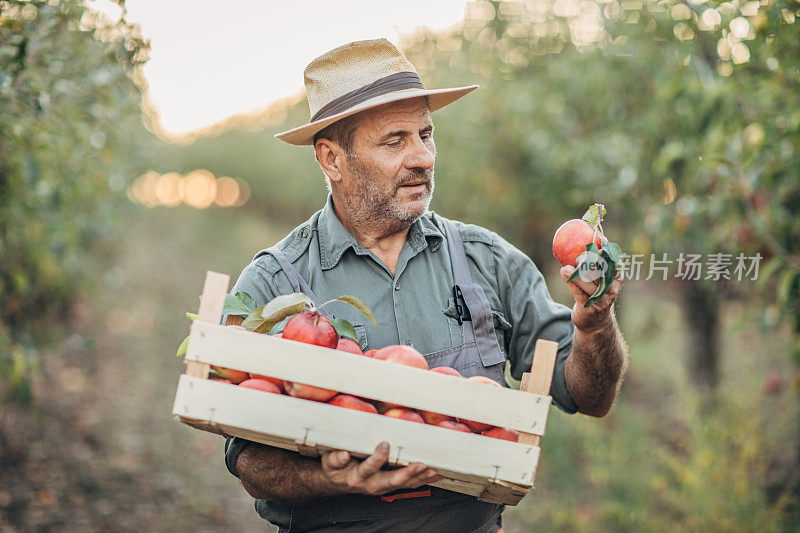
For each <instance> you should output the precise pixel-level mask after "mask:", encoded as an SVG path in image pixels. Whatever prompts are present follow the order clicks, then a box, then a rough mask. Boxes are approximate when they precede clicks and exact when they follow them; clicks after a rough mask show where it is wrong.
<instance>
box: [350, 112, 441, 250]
mask: <svg viewBox="0 0 800 533" xmlns="http://www.w3.org/2000/svg"><path fill="white" fill-rule="evenodd" d="M435 155H436V146H435V145H434V143H433V122H431V114H430V111H429V110H428V104H427V102H426V101H425V99H424V98H415V99H412V100H403V101H400V102H395V103H392V104H387V105H384V106H380V107H376V108H374V109H371V110H368V111H365V112H364V113H363V116H360V117H359V122H358V126H357V128H356V130H355V135H354V138H353V149H352V151H351V153H350V154H349V156H348V157H347V159H346V162H345V165H344V167H343V170H342V181H341V183H340V184H339V185H340V187H341V192H342V193H343V194H341V195H339V196H340V200H341V203H344V204H345V205H344V206H342V207H343V208H344V209H346V211H347V216H348V217H349V218H350V219H351V220H352V221H353V222H355V223H360V224H364V223H369V224H373V225H375V226H377V227H379V228H381V229H382V230H383V233H384V234H385V235H391V234H393V233H396V232H398V231H401V230H403V229H405V228H407V227H408V226H410V225H411V224H412V223H413V222H414V221H415V220H416V219H417V218H419V217H420V216H422V215H423V214H424V213H425V212H426V211H427V209H428V205H430V201H431V198H432V197H433V188H434V180H433V166H434V158H435Z"/></svg>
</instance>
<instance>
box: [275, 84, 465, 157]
mask: <svg viewBox="0 0 800 533" xmlns="http://www.w3.org/2000/svg"><path fill="white" fill-rule="evenodd" d="M477 88H478V85H469V86H467V87H454V88H450V89H403V90H401V91H394V92H390V93H386V94H382V95H380V96H376V97H375V98H370V99H369V100H365V101H363V102H361V103H360V104H358V105H355V106H353V107H351V108H350V109H348V110H347V111H343V112H342V113H339V114H336V115H333V116H330V117H327V118H324V119H322V120H317V121H316V122H309V123H308V124H304V125H303V126H299V127H297V128H293V129H291V130H288V131H284V132H282V133H278V134H276V135H275V137H277V138H278V139H280V140H282V141H284V142H287V143H289V144H294V145H296V146H309V145H312V144H314V135H316V134H317V133H318V132H319V131H321V130H323V129H325V128H326V127H328V126H330V125H331V124H333V123H334V122H336V121H337V120H341V119H343V118H345V117H349V116H350V115H354V114H356V113H359V112H361V111H365V110H367V109H371V108H373V107H377V106H379V105H383V104H388V103H391V102H397V101H400V100H407V99H409V98H417V97H419V96H427V97H428V106H429V108H430V110H431V112H433V111H436V110H437V109H441V108H443V107H444V106H446V105H448V104H452V103H453V102H455V101H456V100H458V99H459V98H461V97H462V96H464V95H466V94H467V93H469V92H471V91H474V90H475V89H477Z"/></svg>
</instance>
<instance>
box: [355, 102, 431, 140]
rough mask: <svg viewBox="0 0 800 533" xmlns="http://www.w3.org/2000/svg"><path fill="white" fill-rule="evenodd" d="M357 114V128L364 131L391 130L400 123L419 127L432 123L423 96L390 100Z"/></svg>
mask: <svg viewBox="0 0 800 533" xmlns="http://www.w3.org/2000/svg"><path fill="white" fill-rule="evenodd" d="M359 115H360V116H359V121H358V129H359V130H365V131H364V132H365V133H369V132H375V133H379V132H380V131H382V130H391V129H395V127H396V126H397V125H401V124H407V125H409V126H411V125H415V126H417V127H419V128H424V127H426V126H428V125H431V124H433V122H432V121H431V112H430V110H429V108H428V102H427V101H426V100H425V99H424V98H413V99H410V100H400V101H399V102H391V103H388V104H384V105H382V106H378V107H375V108H373V109H368V110H367V111H364V112H363V113H360V114H359Z"/></svg>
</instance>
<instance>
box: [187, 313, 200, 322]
mask: <svg viewBox="0 0 800 533" xmlns="http://www.w3.org/2000/svg"><path fill="white" fill-rule="evenodd" d="M186 318H188V319H189V320H193V321H194V320H197V319H198V318H200V315H198V314H197V313H186Z"/></svg>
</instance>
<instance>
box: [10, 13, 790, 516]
mask: <svg viewBox="0 0 800 533" xmlns="http://www.w3.org/2000/svg"><path fill="white" fill-rule="evenodd" d="M798 16H800V3H798V2H796V1H787V0H764V1H755V2H745V1H734V2H716V1H702V0H693V1H692V2H683V1H674V0H673V1H661V2H655V1H652V0H609V1H600V0H597V1H592V0H584V1H577V0H541V1H539V2H524V3H523V2H500V1H492V2H488V1H476V2H472V3H470V4H469V6H468V9H467V17H466V19H465V21H464V24H463V25H462V26H461V27H460V28H457V29H455V30H453V31H450V32H446V33H432V32H426V31H424V30H421V31H420V32H418V33H416V34H414V35H410V36H408V37H407V38H406V39H405V41H404V42H402V43H400V45H401V47H402V48H403V50H404V51H405V52H406V53H407V55H408V56H409V57H410V58H411V60H412V61H413V62H414V63H415V65H417V67H418V68H419V70H420V72H421V74H422V77H423V80H424V81H425V83H426V84H427V85H428V86H432V87H436V86H448V85H456V84H466V83H473V82H476V83H480V84H481V89H479V90H478V91H475V92H474V93H472V94H470V95H469V97H468V98H467V99H465V100H464V101H463V102H459V103H458V104H456V105H453V106H449V107H447V108H445V109H443V110H441V111H439V112H437V113H436V114H435V116H434V118H435V121H436V128H437V130H436V141H437V148H438V150H439V153H438V156H439V157H438V165H437V178H438V179H437V192H436V197H435V199H434V203H433V206H432V207H433V209H435V210H437V211H439V212H441V213H442V214H444V215H446V216H448V217H452V218H458V219H463V220H467V221H470V222H474V223H477V224H482V225H484V226H486V227H489V228H491V229H493V230H495V231H497V232H499V233H500V234H502V235H503V236H505V237H506V238H508V239H509V240H511V241H512V242H513V243H515V244H516V245H517V246H519V247H520V248H522V249H523V250H525V251H526V252H527V253H528V254H530V256H531V257H532V258H533V259H534V260H535V261H536V263H537V265H539V266H540V268H541V269H542V271H543V272H544V273H545V275H546V278H547V280H548V285H549V286H550V287H551V291H552V292H553V294H554V297H555V298H556V299H558V300H559V301H562V302H565V303H568V302H569V301H570V300H569V293H568V292H567V291H566V289H565V288H564V287H563V284H561V283H560V280H559V278H558V276H557V270H556V268H557V265H555V264H554V263H555V261H554V260H553V259H552V255H551V252H550V243H551V239H552V233H553V232H554V230H555V228H557V227H558V225H560V223H561V222H563V221H564V220H566V219H568V218H575V217H578V216H580V215H581V214H582V213H583V211H584V210H585V208H586V206H587V205H588V204H591V203H594V202H601V203H603V204H605V205H606V207H607V208H608V212H609V214H608V216H607V220H606V222H605V223H604V228H605V232H606V234H607V235H608V236H609V238H611V240H613V241H615V242H618V243H619V244H620V245H621V246H622V248H623V250H625V251H627V252H630V253H644V254H650V253H655V254H657V255H659V256H660V255H661V254H663V253H666V254H668V256H669V257H671V258H673V259H674V258H676V257H677V256H678V255H679V254H680V253H682V252H687V253H697V254H708V253H713V252H723V253H730V254H734V256H735V254H738V253H740V252H741V253H745V254H746V255H748V256H752V255H755V254H760V255H761V256H762V257H763V260H762V262H761V270H760V273H759V277H758V281H757V282H739V281H736V280H735V279H732V280H728V281H724V280H723V281H715V282H713V283H712V282H710V281H708V280H699V281H696V282H693V281H687V280H683V279H680V278H679V277H675V276H674V274H675V272H674V270H673V271H672V272H670V277H669V279H668V280H667V281H662V280H659V279H658V276H656V277H655V278H654V279H651V280H649V281H647V280H640V281H633V280H631V281H628V282H626V284H625V288H624V290H623V294H622V295H621V297H620V299H619V304H618V313H619V316H620V322H621V325H622V328H623V332H624V333H625V336H626V339H627V341H628V343H629V344H630V349H631V367H630V371H629V374H628V376H627V379H626V382H625V384H624V386H623V388H622V390H621V392H620V394H619V396H618V400H617V402H616V404H615V407H614V409H613V410H612V412H611V413H610V414H609V415H608V416H607V417H605V418H603V419H599V420H598V419H591V418H587V417H582V416H565V415H562V414H561V413H559V412H556V411H554V412H553V414H552V416H551V419H550V423H549V424H550V425H549V428H548V435H547V437H546V438H545V439H544V440H543V456H542V457H543V460H542V465H541V467H540V470H539V475H538V477H537V488H536V490H535V491H534V492H533V493H532V494H531V495H530V496H528V497H527V498H526V499H525V500H524V501H523V502H522V504H520V505H519V506H517V507H516V508H513V509H509V510H508V512H507V513H506V522H507V526H506V530H507V531H529V530H531V529H533V528H540V529H543V530H549V529H555V528H559V529H561V530H565V531H606V530H620V531H640V530H654V531H677V530H684V529H687V528H688V529H693V530H711V531H753V530H768V531H791V530H796V529H797V528H800V509H799V508H798V504H797V502H798V501H800V497H798V496H799V495H800V479H799V476H798V472H800V424H799V423H798V421H800V410H799V409H798V407H799V406H800V405H799V404H800V402H799V401H798V400H800V373H799V372H798V365H799V364H800V244H798V242H799V240H800V239H799V238H800V180H798V175H800V87H799V85H800V47H798V46H797V43H798V42H800V31H799V30H798V28H800V26H799V25H798V24H797V23H796V22H795V20H796V17H798ZM147 55H148V43H147V42H146V40H145V39H144V38H143V37H142V36H141V35H140V34H139V33H138V30H137V28H136V27H134V26H131V25H129V24H128V23H126V22H125V21H124V19H123V20H120V21H116V22H114V23H104V22H102V21H99V20H96V18H95V17H94V16H93V15H92V14H91V13H90V12H87V10H86V8H85V7H84V5H83V4H82V3H81V2H77V1H75V0H60V1H59V0H53V1H49V2H41V1H35V2H22V1H16V0H3V1H0V402H2V403H0V529H3V530H6V529H8V530H10V531H14V530H38V529H45V530H49V529H52V530H59V529H70V530H73V529H78V530H83V529H87V530H94V529H121V530H140V529H143V528H146V529H156V530H162V529H168V528H179V529H180V530H184V529H190V528H192V529H197V528H199V529H201V530H229V529H240V530H250V529H252V530H257V529H263V523H261V522H260V520H259V519H258V518H257V517H256V515H255V513H254V512H253V510H252V502H251V501H250V500H249V498H247V497H246V495H245V494H244V492H243V491H242V489H241V487H240V486H239V485H238V483H237V482H236V480H235V479H234V478H232V477H231V476H230V475H229V474H228V473H227V472H226V471H225V469H224V466H223V463H222V455H221V442H220V441H219V440H218V438H217V437H215V436H213V435H210V434H208V435H207V434H203V433H201V432H197V431H194V430H191V429H189V428H184V427H181V426H179V425H178V424H176V423H175V422H174V421H173V420H172V418H171V416H170V415H169V412H170V408H171V400H172V395H173V394H174V387H175V383H176V379H177V375H178V374H179V373H180V372H181V370H182V369H181V365H180V363H178V362H176V361H175V360H174V359H173V358H172V357H171V354H174V349H175V347H176V346H177V344H178V343H179V342H180V340H181V339H182V338H183V337H184V336H185V334H186V329H187V325H188V324H187V322H186V320H185V319H184V318H183V311H185V310H188V309H193V308H194V307H195V306H196V303H197V294H198V291H199V289H200V286H201V283H202V278H203V273H204V272H205V271H206V270H208V269H212V270H217V271H222V272H228V273H230V274H231V275H233V276H236V275H237V274H238V272H239V271H240V270H241V268H242V267H243V265H244V264H246V263H247V261H248V260H249V258H250V257H251V256H252V254H253V253H254V252H255V251H256V250H258V249H260V248H263V247H265V246H268V245H271V244H273V243H274V242H276V241H277V240H278V239H279V238H280V237H282V236H283V235H284V234H285V233H286V232H287V231H288V229H290V228H291V227H293V226H294V225H295V224H297V223H299V222H300V221H302V220H305V219H306V218H307V217H308V216H309V215H310V213H312V212H313V211H315V210H316V209H318V208H319V206H320V205H321V204H322V202H323V201H324V198H325V190H324V186H323V184H322V180H321V179H320V178H321V176H320V173H319V170H318V169H317V168H316V166H315V163H314V161H313V157H312V155H311V153H310V151H309V150H303V149H297V148H293V147H290V146H287V145H283V144H282V143H279V142H277V141H274V139H273V137H272V135H273V134H274V133H276V132H278V131H282V130H284V129H287V128H288V127H289V126H292V125H296V124H299V123H303V122H305V121H306V120H307V118H308V112H307V109H306V106H305V102H304V100H303V99H302V98H297V99H294V100H288V101H284V102H278V103H275V104H273V105H272V106H271V107H270V108H269V109H268V110H265V111H264V112H263V113H254V114H253V115H251V116H246V117H240V118H239V119H237V120H231V121H226V122H225V123H223V124H220V125H218V126H217V127H216V128H213V129H212V130H210V131H206V132H204V133H203V134H202V135H200V136H199V137H197V138H196V139H194V140H193V142H190V143H182V144H181V143H175V142H170V141H169V140H166V139H164V138H162V137H159V136H157V135H155V134H153V133H152V131H155V130H156V126H155V125H153V124H152V123H151V121H150V118H149V117H150V116H152V115H151V113H149V110H148V106H147V102H146V97H145V94H146V84H145V82H144V80H143V78H142V75H141V66H142V65H143V64H144V63H145V62H146V61H147ZM462 146H469V149H468V150H464V149H462V148H461V147H462ZM195 169H207V170H209V171H210V172H212V173H213V174H215V175H217V176H223V175H227V176H236V177H238V178H241V179H242V180H245V181H246V182H247V183H248V184H249V186H250V188H251V190H252V196H251V199H250V201H249V202H248V203H247V204H246V205H245V206H243V207H239V208H235V209H220V208H216V209H214V208H212V209H207V210H197V209H193V208H190V207H187V206H179V207H171V208H168V207H144V206H142V205H139V204H134V203H132V202H130V201H129V200H128V198H127V197H126V191H127V189H128V188H129V187H130V186H131V185H132V183H133V180H134V179H135V178H136V177H137V176H139V175H141V174H142V173H144V172H145V171H148V170H154V171H157V172H162V173H164V172H181V173H186V172H190V171H192V170H195ZM476 199H479V201H476Z"/></svg>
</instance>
